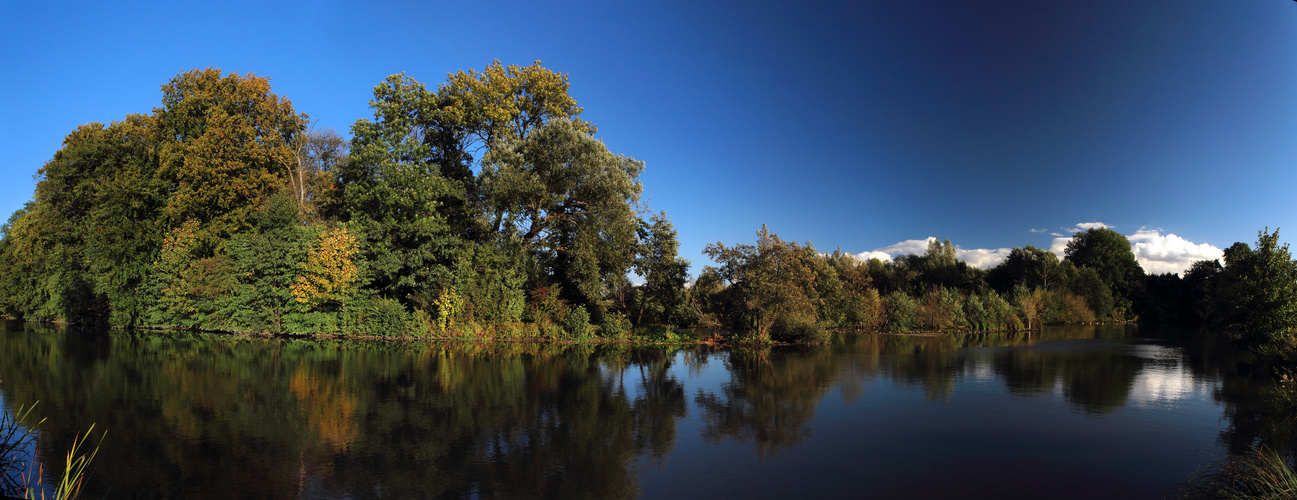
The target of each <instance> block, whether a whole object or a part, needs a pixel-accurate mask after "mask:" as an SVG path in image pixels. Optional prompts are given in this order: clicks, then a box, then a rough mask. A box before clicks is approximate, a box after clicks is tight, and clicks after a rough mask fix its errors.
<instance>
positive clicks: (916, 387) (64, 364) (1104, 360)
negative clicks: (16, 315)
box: [0, 322, 1260, 498]
mask: <svg viewBox="0 0 1297 500" xmlns="http://www.w3.org/2000/svg"><path fill="white" fill-rule="evenodd" d="M1239 359H1240V356H1239V355H1238V354H1237V353H1234V352H1233V351H1231V350H1230V349H1229V347H1228V346H1227V345H1226V344H1225V342H1224V341H1219V340H1213V339H1212V338H1211V337H1209V336H1194V335H1189V334H1188V333H1186V332H1181V331H1173V330H1172V331H1152V330H1148V329H1145V330H1138V329H1136V328H1135V327H1133V326H1131V327H1122V326H1086V327H1059V328H1048V329H1046V330H1045V331H1044V332H1041V333H1037V334H1035V335H1032V336H1030V337H1024V336H1022V335H1009V336H1005V335H955V336H941V337H919V336H886V335H860V336H844V337H840V338H838V339H836V340H835V341H834V343H833V344H832V345H829V346H825V347H817V348H773V349H764V350H733V351H730V350H716V349H708V348H698V349H694V348H690V349H667V348H627V347H617V346H549V345H537V344H519V343H504V344H492V345H471V344H469V345H461V344H450V345H447V344H425V343H417V344H404V343H395V342H368V343H359V342H357V343H350V342H339V343H330V342H320V341H305V340H263V339H243V338H236V337H228V336H219V335H205V334H189V333H158V332H146V333H130V332H109V333H101V334H96V335H87V334H78V333H73V332H65V331H61V330H55V329H51V328H49V327H44V326H39V325H30V324H23V323H13V322H11V323H8V324H6V325H5V326H4V327H3V329H0V396H2V397H3V400H2V403H3V406H4V411H10V412H11V411H13V410H14V408H16V407H17V406H18V405H19V404H31V403H32V402H34V401H37V400H39V401H40V404H39V406H38V407H37V411H36V414H38V415H39V416H41V417H47V418H48V420H47V421H46V422H45V423H44V424H42V425H41V427H40V428H41V430H42V435H41V440H40V445H39V448H40V456H41V457H55V456H61V454H62V453H64V452H65V451H66V449H67V448H68V446H69V445H70V443H71V440H72V439H73V437H74V436H75V435H76V434H77V432H79V431H83V430H84V428H85V427H88V426H89V424H91V423H96V424H97V428H98V429H105V430H107V431H108V436H107V438H106V439H105V440H104V442H103V446H102V448H101V451H100V454H99V457H98V458H97V459H96V462H95V471H94V473H93V475H92V476H91V477H90V478H89V480H88V483H87V485H86V494H87V498H99V497H101V496H107V497H110V498H231V497H275V498H294V497H304V498H434V497H504V498H545V497H549V498H625V497H641V496H642V497H648V498H736V497H750V498H806V497H813V498H863V497H869V498H954V497H960V498H970V497H971V498H1161V497H1163V496H1164V495H1167V494H1169V493H1171V492H1172V488H1174V486H1175V485H1176V483H1179V482H1181V481H1184V480H1185V479H1186V478H1188V476H1189V475H1190V474H1192V473H1193V472H1194V470H1195V469H1197V468H1198V467H1199V466H1200V465H1202V464H1204V463H1206V462H1207V461H1210V460H1212V459H1214V458H1215V457H1214V456H1213V454H1212V453H1213V452H1223V451H1226V450H1227V449H1230V448H1235V447H1237V446H1240V444H1239V443H1244V442H1247V441H1248V440H1249V439H1250V438H1251V436H1250V435H1249V434H1248V433H1247V429H1243V428H1241V427H1242V426H1240V425H1238V423H1237V422H1235V420H1238V419H1239V418H1240V417H1239V414H1240V413H1245V412H1244V411H1243V410H1241V409H1240V408H1246V406H1247V401H1248V400H1250V399H1254V395H1255V393H1257V391H1259V390H1260V389H1257V388H1256V386H1255V385H1253V383H1252V382H1250V381H1249V380H1250V379H1248V378H1247V377H1245V376H1243V375H1241V374H1237V373H1236V371H1237V369H1236V366H1237V364H1238V362H1239ZM47 469H49V467H48V466H47Z"/></svg>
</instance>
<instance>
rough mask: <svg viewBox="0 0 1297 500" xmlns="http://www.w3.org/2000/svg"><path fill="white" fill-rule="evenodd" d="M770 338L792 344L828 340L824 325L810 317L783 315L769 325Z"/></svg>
mask: <svg viewBox="0 0 1297 500" xmlns="http://www.w3.org/2000/svg"><path fill="white" fill-rule="evenodd" d="M770 339H771V340H777V341H780V342H789V343H794V344H822V343H825V342H828V340H829V334H828V332H827V331H826V330H825V329H824V325H821V324H819V323H817V322H815V321H814V320H812V319H810V318H807V317H804V316H793V317H790V316H788V315H783V316H780V317H779V318H777V319H775V323H774V325H772V326H771V327H770Z"/></svg>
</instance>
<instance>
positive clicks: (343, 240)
mask: <svg viewBox="0 0 1297 500" xmlns="http://www.w3.org/2000/svg"><path fill="white" fill-rule="evenodd" d="M356 251H357V247H356V238H355V237H353V236H352V235H351V233H349V232H347V228H346V227H337V228H334V229H330V230H327V231H324V232H321V233H320V236H319V238H318V241H316V246H315V248H313V249H311V252H310V253H309V254H307V256H306V262H302V263H301V264H300V265H299V267H300V268H301V270H300V272H301V274H298V275H297V278H296V280H294V282H293V287H292V293H293V299H294V300H296V301H297V302H300V303H302V304H305V305H306V306H308V307H310V308H312V309H318V308H320V307H322V306H324V305H325V304H328V303H330V302H337V303H338V304H339V305H340V306H343V307H346V305H347V299H348V298H350V297H351V296H352V295H353V294H355V286H356V279H357V278H358V277H359V274H360V273H359V271H358V270H357V269H356V264H355V262H354V259H355V256H356Z"/></svg>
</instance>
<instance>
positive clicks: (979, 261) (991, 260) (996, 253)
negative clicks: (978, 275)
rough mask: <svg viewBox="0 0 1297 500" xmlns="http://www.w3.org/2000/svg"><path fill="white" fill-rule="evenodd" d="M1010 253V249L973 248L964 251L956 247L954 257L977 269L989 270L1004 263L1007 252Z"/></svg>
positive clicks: (1007, 255)
mask: <svg viewBox="0 0 1297 500" xmlns="http://www.w3.org/2000/svg"><path fill="white" fill-rule="evenodd" d="M1012 251H1013V249H1012V248H996V249H988V248H975V249H972V250H964V249H962V248H959V247H956V248H955V257H956V258H958V259H959V260H962V261H964V262H967V263H968V265H970V266H973V267H976V268H978V269H990V268H992V267H995V266H998V265H1000V263H1001V262H1004V259H1007V258H1009V252H1012Z"/></svg>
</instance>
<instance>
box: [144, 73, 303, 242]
mask: <svg viewBox="0 0 1297 500" xmlns="http://www.w3.org/2000/svg"><path fill="white" fill-rule="evenodd" d="M162 93H163V97H162V107H161V108H154V113H155V114H156V116H157V119H158V128H159V129H160V132H161V135H162V137H163V141H162V143H161V146H160V148H159V156H160V163H161V164H160V168H159V170H158V177H159V179H161V180H163V181H164V182H165V183H166V186H167V189H168V192H169V196H168V198H167V202H166V206H165V207H164V209H163V213H164V215H165V217H166V220H167V223H168V224H169V225H170V226H173V227H174V226H175V225H178V224H180V223H181V222H184V221H185V220H188V219H194V220H197V221H198V222H199V223H200V228H199V230H198V234H197V237H198V239H199V242H200V244H203V245H207V246H213V245H215V243H216V241H217V240H219V239H223V238H227V237H229V236H230V235H232V234H234V232H235V231H238V230H239V229H240V228H244V227H247V226H248V221H249V218H250V217H251V216H252V213H253V212H255V211H256V210H257V209H259V208H260V207H261V206H262V205H263V204H264V203H265V200H266V198H267V197H269V196H270V195H271V194H273V193H275V192H276V191H278V190H280V189H283V188H284V187H286V186H287V185H288V182H287V181H288V178H289V176H290V174H291V173H292V172H294V171H296V169H297V161H296V159H295V157H294V150H293V146H292V145H293V142H294V140H295V137H296V136H297V135H298V134H300V133H301V132H303V130H304V129H305V123H306V116H305V115H299V114H297V113H296V112H295V111H293V105H292V103H291V102H289V101H288V100H287V99H281V98H279V96H276V95H275V94H273V93H271V91H270V80H269V79H267V78H263V77H258V76H256V75H253V74H247V75H239V74H238V73H231V74H228V75H224V74H222V73H221V70H219V69H214V68H207V69H205V70H193V71H189V72H186V73H184V74H181V75H179V76H177V77H175V78H172V79H171V81H170V82H168V83H167V84H166V85H163V86H162Z"/></svg>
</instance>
